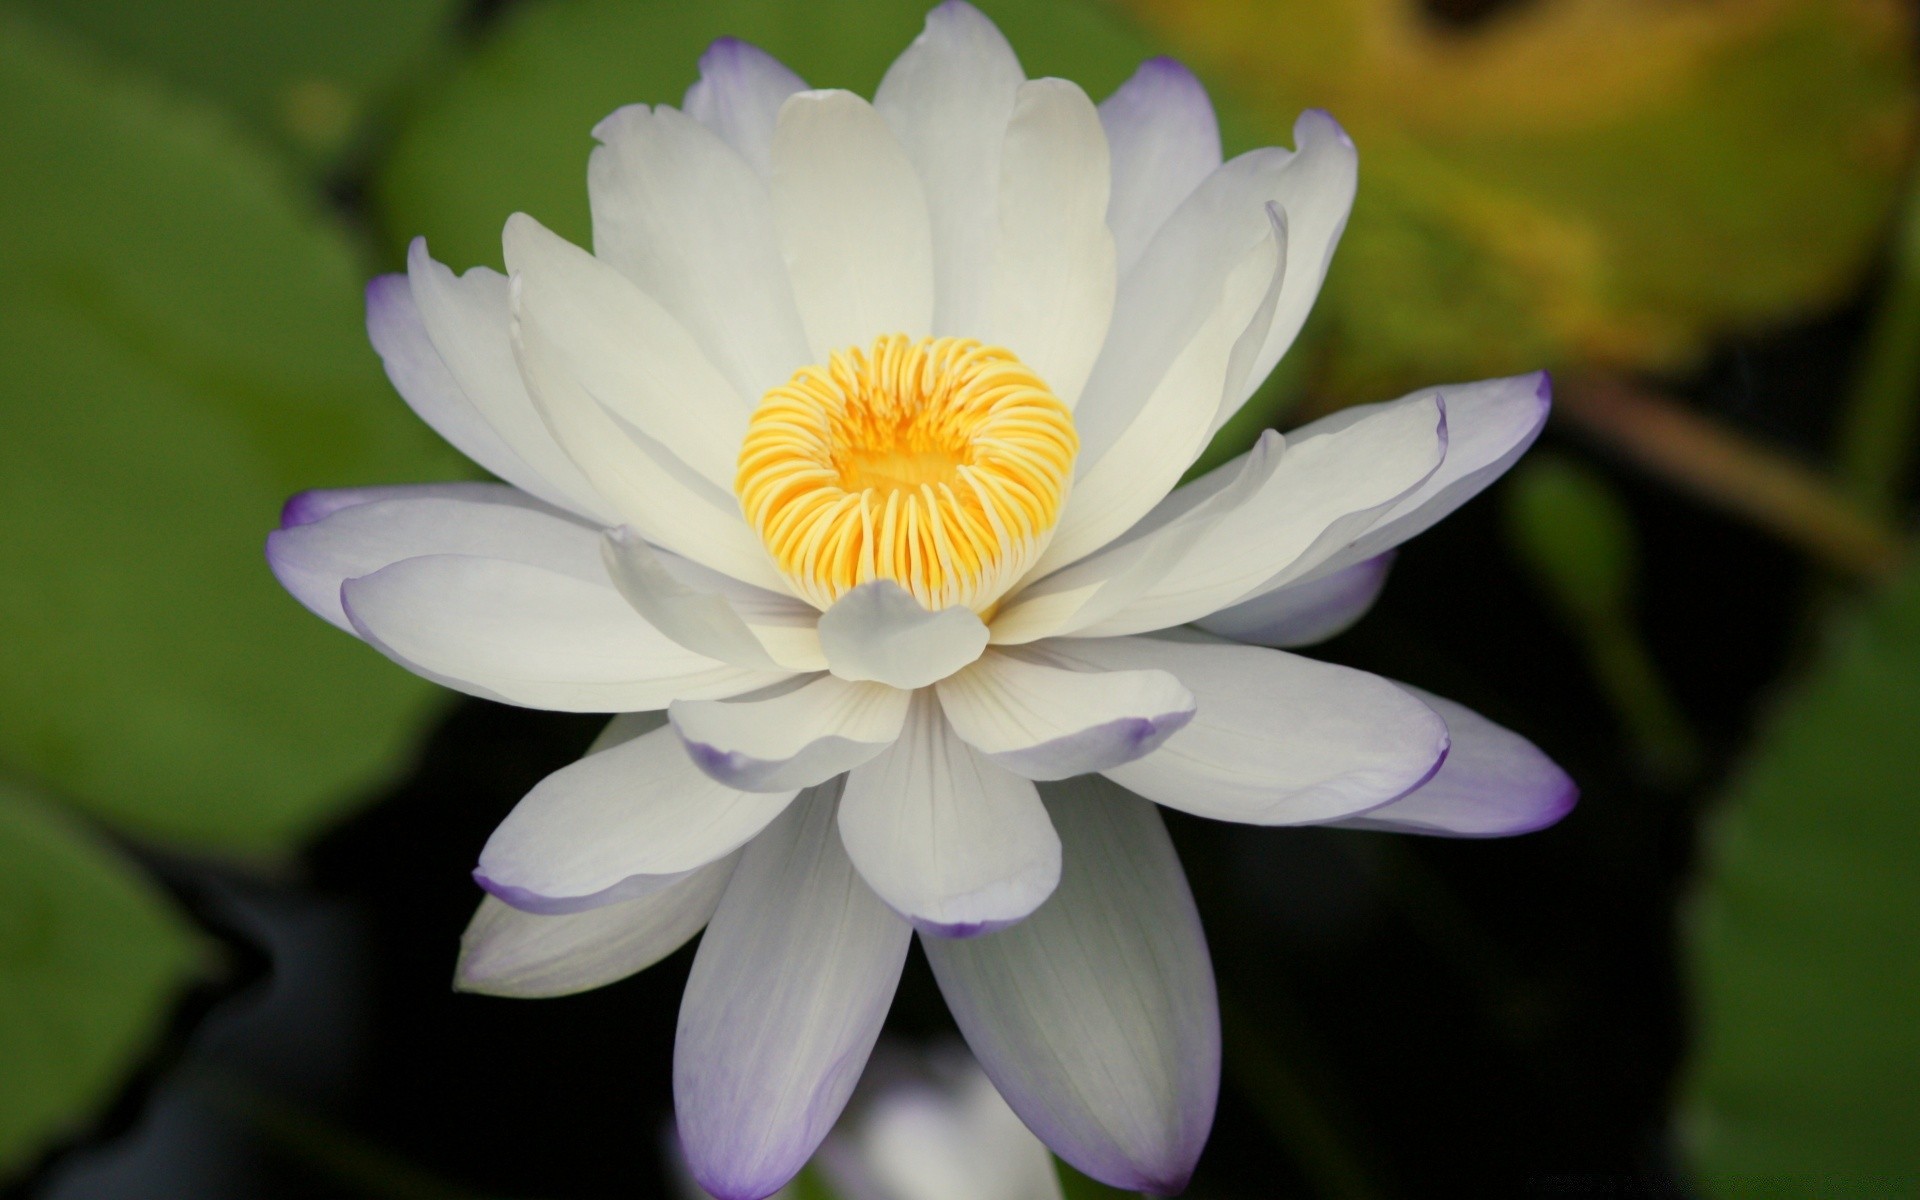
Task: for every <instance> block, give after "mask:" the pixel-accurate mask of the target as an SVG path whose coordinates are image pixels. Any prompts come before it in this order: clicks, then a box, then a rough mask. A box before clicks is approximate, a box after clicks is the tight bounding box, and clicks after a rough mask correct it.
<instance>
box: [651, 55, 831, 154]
mask: <svg viewBox="0 0 1920 1200" xmlns="http://www.w3.org/2000/svg"><path fill="white" fill-rule="evenodd" d="M806 86H807V83H806V80H804V79H802V78H800V77H799V76H798V75H795V74H794V73H793V72H792V71H791V70H790V69H788V67H787V66H786V64H784V63H782V62H781V61H780V60H779V59H777V58H775V57H774V56H773V55H771V54H768V53H767V52H766V51H765V50H762V49H761V48H760V47H758V46H755V45H753V44H751V43H749V42H743V41H741V40H740V39H739V38H730V37H723V38H719V39H717V40H716V41H715V42H714V43H713V44H712V45H711V46H708V47H707V52H706V53H705V54H702V55H701V56H700V78H699V80H698V81H697V82H696V83H694V85H693V86H692V87H690V88H688V89H687V95H686V99H685V100H683V101H682V102H681V105H680V106H681V107H682V108H684V109H686V111H687V115H688V116H690V117H692V118H693V119H694V120H696V121H698V122H700V123H701V124H702V125H705V126H706V127H707V128H708V129H711V130H713V131H714V132H715V133H717V134H719V135H720V136H721V137H722V138H724V139H725V140H726V143H727V144H728V145H729V146H732V147H733V148H734V149H735V150H736V151H738V152H739V154H740V157H742V158H744V159H746V160H747V162H748V163H749V164H751V165H752V167H753V169H754V170H755V171H757V172H759V174H760V177H761V178H762V179H765V178H767V177H769V176H771V175H772V174H773V127H774V125H775V123H776V122H778V121H779V119H780V105H781V104H782V103H783V102H784V101H785V100H786V98H787V97H788V96H791V95H793V94H794V93H795V92H798V91H803V90H804V89H805V88H806Z"/></svg>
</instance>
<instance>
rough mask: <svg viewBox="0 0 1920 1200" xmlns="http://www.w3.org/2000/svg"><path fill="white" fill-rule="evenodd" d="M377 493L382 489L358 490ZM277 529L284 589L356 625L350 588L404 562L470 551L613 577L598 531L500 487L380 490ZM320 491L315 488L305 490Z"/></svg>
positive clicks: (276, 568) (273, 562) (271, 540)
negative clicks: (343, 593) (345, 597)
mask: <svg viewBox="0 0 1920 1200" xmlns="http://www.w3.org/2000/svg"><path fill="white" fill-rule="evenodd" d="M357 490H363V491H372V490H373V489H357ZM379 491H380V494H382V495H383V496H385V497H388V498H384V499H373V500H364V498H363V502H361V503H348V504H345V505H342V506H340V507H338V508H336V509H334V510H333V511H332V512H330V513H326V514H324V515H321V516H317V517H316V516H315V515H314V510H313V508H312V506H311V505H309V506H307V511H304V512H302V513H300V514H299V515H300V516H303V517H305V518H307V519H305V520H303V521H300V522H298V523H295V524H292V525H290V526H288V527H286V528H283V529H276V530H274V531H273V532H272V533H270V534H268V535H267V562H268V564H269V565H270V566H271V567H272V568H273V574H274V577H275V578H276V579H278V580H279V581H280V584H281V586H282V587H284V588H286V589H287V591H289V592H291V593H292V594H293V597H294V599H296V600H298V601H300V603H302V604H304V605H306V606H307V608H309V609H310V610H312V611H313V612H314V613H315V614H316V615H318V616H321V617H324V618H325V619H326V620H328V621H331V622H332V623H333V624H335V625H338V626H339V627H340V628H342V629H345V630H347V631H348V632H352V631H353V623H352V622H351V621H349V620H348V619H347V614H346V610H345V609H343V608H341V607H340V585H341V584H342V583H345V582H346V581H347V580H349V579H357V578H359V577H360V576H362V575H371V574H373V573H374V572H375V571H378V570H379V569H380V568H382V567H386V566H391V565H392V564H394V563H396V562H399V561H400V560H401V559H403V558H417V557H419V556H420V555H423V554H467V555H473V556H476V557H479V558H500V559H507V560H509V561H512V562H522V563H529V564H532V565H533V566H537V567H545V568H546V569H547V570H549V571H557V572H559V573H560V574H563V575H571V576H574V577H575V578H579V579H585V580H589V581H594V580H602V579H605V578H606V572H605V571H604V570H603V569H602V568H601V567H600V564H599V562H598V561H597V557H598V542H599V534H598V532H597V531H596V530H594V529H593V528H592V527H590V526H588V525H585V524H582V523H581V522H579V521H577V520H575V519H573V518H572V517H568V516H563V515H561V514H560V513H559V512H558V511H556V510H554V509H552V508H549V507H547V506H546V505H544V504H541V503H540V502H539V501H537V500H534V499H533V498H532V497H530V496H528V495H527V494H526V493H524V492H521V491H519V490H517V489H515V488H510V487H506V486H504V485H502V484H497V483H468V484H424V485H421V486H419V487H413V488H383V489H379ZM302 495H303V496H311V495H313V493H302Z"/></svg>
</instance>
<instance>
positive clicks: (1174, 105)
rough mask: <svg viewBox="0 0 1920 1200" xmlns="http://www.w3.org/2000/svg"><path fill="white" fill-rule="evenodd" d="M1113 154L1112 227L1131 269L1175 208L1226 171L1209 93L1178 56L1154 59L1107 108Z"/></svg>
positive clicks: (1103, 112) (1122, 263) (1120, 259)
mask: <svg viewBox="0 0 1920 1200" xmlns="http://www.w3.org/2000/svg"><path fill="white" fill-rule="evenodd" d="M1100 124H1101V126H1102V127H1104V128H1105V129H1106V131H1107V145H1108V147H1109V149H1110V150H1111V152H1112V155H1113V195H1112V198H1111V200H1110V202H1109V203H1108V206H1107V225H1108V226H1109V227H1110V228H1112V230H1113V245H1114V251H1115V255H1116V260H1117V265H1118V266H1119V268H1120V270H1122V271H1125V270H1126V269H1127V268H1128V267H1130V266H1132V265H1133V263H1134V260H1135V259H1137V258H1139V257H1140V253H1141V251H1143V250H1145V249H1146V248H1147V243H1148V242H1150V241H1152V240H1153V235H1154V233H1155V232H1156V231H1158V230H1159V228H1160V226H1161V225H1162V224H1163V223H1164V222H1165V221H1166V219H1167V218H1168V217H1169V216H1171V215H1172V213H1173V210H1174V209H1176V208H1178V207H1180V202H1181V201H1182V200H1185V199H1186V198H1187V196H1188V195H1190V194H1191V193H1192V192H1193V189H1194V188H1196V187H1198V186H1199V185H1200V181H1201V180H1203V179H1205V178H1206V177H1207V176H1209V175H1211V174H1213V172H1214V170H1215V169H1216V168H1218V167H1219V165H1220V124H1219V121H1218V120H1216V119H1215V117H1214V115H1213V102H1212V101H1211V100H1209V99H1208V98H1207V89H1206V87H1205V85H1203V84H1202V83H1201V82H1200V80H1199V79H1197V78H1195V76H1194V74H1193V72H1192V71H1189V70H1188V69H1187V68H1186V66H1185V65H1183V64H1182V63H1180V62H1179V61H1177V60H1175V59H1171V58H1150V59H1148V60H1147V61H1146V62H1144V63H1141V64H1140V69H1139V70H1137V71H1135V72H1134V73H1133V77H1132V78H1131V79H1129V80H1127V81H1126V82H1125V83H1123V84H1121V85H1120V87H1119V90H1117V91H1115V92H1114V93H1113V95H1111V96H1108V97H1107V98H1106V99H1105V100H1103V101H1101V102H1100Z"/></svg>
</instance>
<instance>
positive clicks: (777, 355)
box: [587, 43, 810, 482]
mask: <svg viewBox="0 0 1920 1200" xmlns="http://www.w3.org/2000/svg"><path fill="white" fill-rule="evenodd" d="M736 45H741V43H736ZM718 49H719V46H718V43H716V45H715V50H718ZM714 53H715V51H709V52H708V55H709V57H711V56H712V55H713V54H714ZM754 53H755V54H758V51H754ZM768 61H771V60H768ZM782 69H783V70H784V68H782ZM796 82H797V81H796ZM700 87H701V85H700V84H695V85H694V89H695V91H698V90H699V89H700ZM783 98H784V97H783ZM776 111H777V108H775V109H770V110H767V111H766V113H765V119H766V126H765V131H764V132H765V135H766V137H767V139H768V140H767V143H766V145H763V146H761V147H760V152H761V154H762V155H763V157H764V156H765V155H767V154H770V152H771V149H770V148H771V139H772V135H773V121H774V113H775V112H776ZM593 132H594V136H595V137H597V138H599V139H600V140H601V141H602V142H603V143H604V145H602V146H601V147H600V148H599V149H597V150H595V151H594V152H593V158H592V160H591V163H590V165H589V166H588V170H587V183H588V189H589V191H590V192H591V194H592V197H593V248H594V253H595V254H597V255H598V256H599V257H600V258H602V259H605V260H606V261H607V262H609V263H611V264H612V265H613V266H615V267H617V268H619V270H620V271H621V272H622V273H624V274H625V275H626V276H627V278H629V279H631V280H633V281H634V282H635V283H636V284H638V285H639V286H640V288H641V289H642V290H643V291H644V292H646V294H647V295H649V296H651V297H653V298H654V299H656V300H658V301H659V302H660V304H661V306H662V307H664V308H665V309H666V310H667V311H668V312H670V313H672V314H673V316H674V318H675V319H676V320H677V321H678V322H679V323H680V325H682V326H684V327H685V328H686V330H687V332H688V333H689V334H690V335H692V337H693V339H694V340H695V341H696V342H697V343H698V344H699V346H700V349H701V351H702V353H703V354H704V355H705V357H706V359H707V361H709V362H711V363H712V364H713V365H714V367H715V368H716V369H717V370H718V371H719V373H720V375H721V376H723V377H724V378H725V379H726V380H727V381H728V382H729V384H731V386H732V388H733V391H734V393H735V394H736V395H738V396H739V397H740V398H741V399H742V400H743V401H744V403H745V406H746V407H748V408H751V406H752V405H754V404H757V403H758V402H759V400H760V397H761V395H763V394H764V393H765V392H766V390H767V389H768V388H770V387H773V386H774V385H776V384H779V383H784V382H786V380H787V377H788V376H790V375H791V374H792V373H793V372H794V371H795V370H797V369H798V368H800V367H801V366H804V365H805V364H806V363H807V362H808V361H810V354H809V352H808V349H807V339H806V334H805V332H804V331H803V330H802V329H801V327H800V313H799V310H798V309H796V308H795V307H794V303H793V289H792V287H791V286H790V285H789V284H788V282H787V267H786V262H785V260H784V259H783V258H782V257H781V254H780V243H779V239H778V238H776V237H775V236H774V229H773V201H772V199H771V198H770V197H769V196H768V194H767V183H766V178H765V176H764V174H756V173H755V172H754V169H753V168H752V167H751V166H749V165H748V164H747V161H746V160H745V159H743V158H742V157H741V156H740V154H739V153H737V152H736V151H735V150H734V149H733V148H731V147H729V146H728V145H727V144H726V143H725V142H723V141H722V140H721V139H720V137H719V136H716V135H715V134H714V133H713V132H712V131H710V130H709V129H708V128H707V127H706V126H705V125H702V124H701V123H700V122H698V121H696V120H694V119H693V117H692V116H690V115H687V114H683V113H678V112H675V111H674V110H673V109H671V108H666V107H664V106H663V107H660V108H653V109H649V108H648V107H647V106H646V105H644V104H635V105H629V106H628V107H626V108H622V109H620V110H619V111H618V112H615V113H614V114H613V115H612V116H610V117H608V118H607V119H606V120H604V121H602V122H600V124H599V125H598V126H596V127H595V128H594V131H593ZM769 161H770V160H769ZM732 449H733V451H735V452H737V451H738V449H739V446H738V438H737V437H736V438H735V444H734V445H733V447H732ZM728 462H729V468H728V482H730V481H731V478H732V476H731V465H730V464H731V458H729V460H728Z"/></svg>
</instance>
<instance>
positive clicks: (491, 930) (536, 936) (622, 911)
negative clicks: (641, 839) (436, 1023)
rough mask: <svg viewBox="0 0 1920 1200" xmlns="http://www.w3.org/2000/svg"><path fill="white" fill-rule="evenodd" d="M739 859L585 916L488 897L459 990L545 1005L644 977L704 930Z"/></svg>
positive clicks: (457, 979) (467, 942) (458, 973)
mask: <svg viewBox="0 0 1920 1200" xmlns="http://www.w3.org/2000/svg"><path fill="white" fill-rule="evenodd" d="M737 857H738V855H728V856H727V857H726V858H723V859H721V860H720V861H718V862H714V863H709V864H707V865H706V866H704V867H701V868H699V869H698V870H695V871H693V872H690V873H689V874H687V875H686V876H685V877H683V878H681V879H680V880H678V881H677V882H675V883H673V884H671V885H669V886H667V887H664V888H661V889H660V890H659V891H657V892H653V893H651V894H649V895H646V896H642V897H640V898H639V899H637V900H625V901H621V902H620V903H618V904H608V905H603V906H602V907H600V908H594V909H588V910H587V911H586V912H579V913H564V914H557V915H539V914H535V913H528V912H522V911H521V910H519V909H517V908H514V907H512V906H511V905H508V904H507V903H505V902H504V901H502V900H500V899H499V898H498V897H495V896H488V897H487V898H486V899H484V900H482V901H481V902H480V908H479V910H478V911H477V912H475V913H474V914H473V920H472V922H471V923H469V924H468V925H467V931H466V932H465V933H463V934H461V935H460V964H459V966H457V967H456V968H454V976H453V986H454V987H455V988H457V989H458V990H460V991H463V992H479V993H481V994H483V995H488V996H513V997H518V998H523V999H542V998H545V997H548V996H570V995H573V994H574V993H575V992H586V991H591V990H593V989H594V988H597V987H604V986H605V985H607V984H609V983H613V982H615V981H616V980H621V979H625V978H626V977H627V976H629V975H632V974H634V973H635V972H638V971H643V970H645V969H646V968H648V967H650V966H652V965H653V964H655V963H657V962H659V961H660V960H661V959H663V958H665V957H666V956H667V955H669V954H672V953H673V952H674V951H675V950H678V949H679V948H680V947H682V946H684V945H686V944H687V943H688V942H689V941H691V940H692V939H693V935H694V934H696V933H699V932H700V930H701V929H703V928H705V926H706V924H707V921H708V919H709V918H711V917H712V916H713V910H714V908H715V906H717V905H718V904H719V903H720V893H721V892H723V891H725V890H726V886H727V880H729V879H730V878H732V877H733V867H734V862H735V860H736V858H737Z"/></svg>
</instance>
